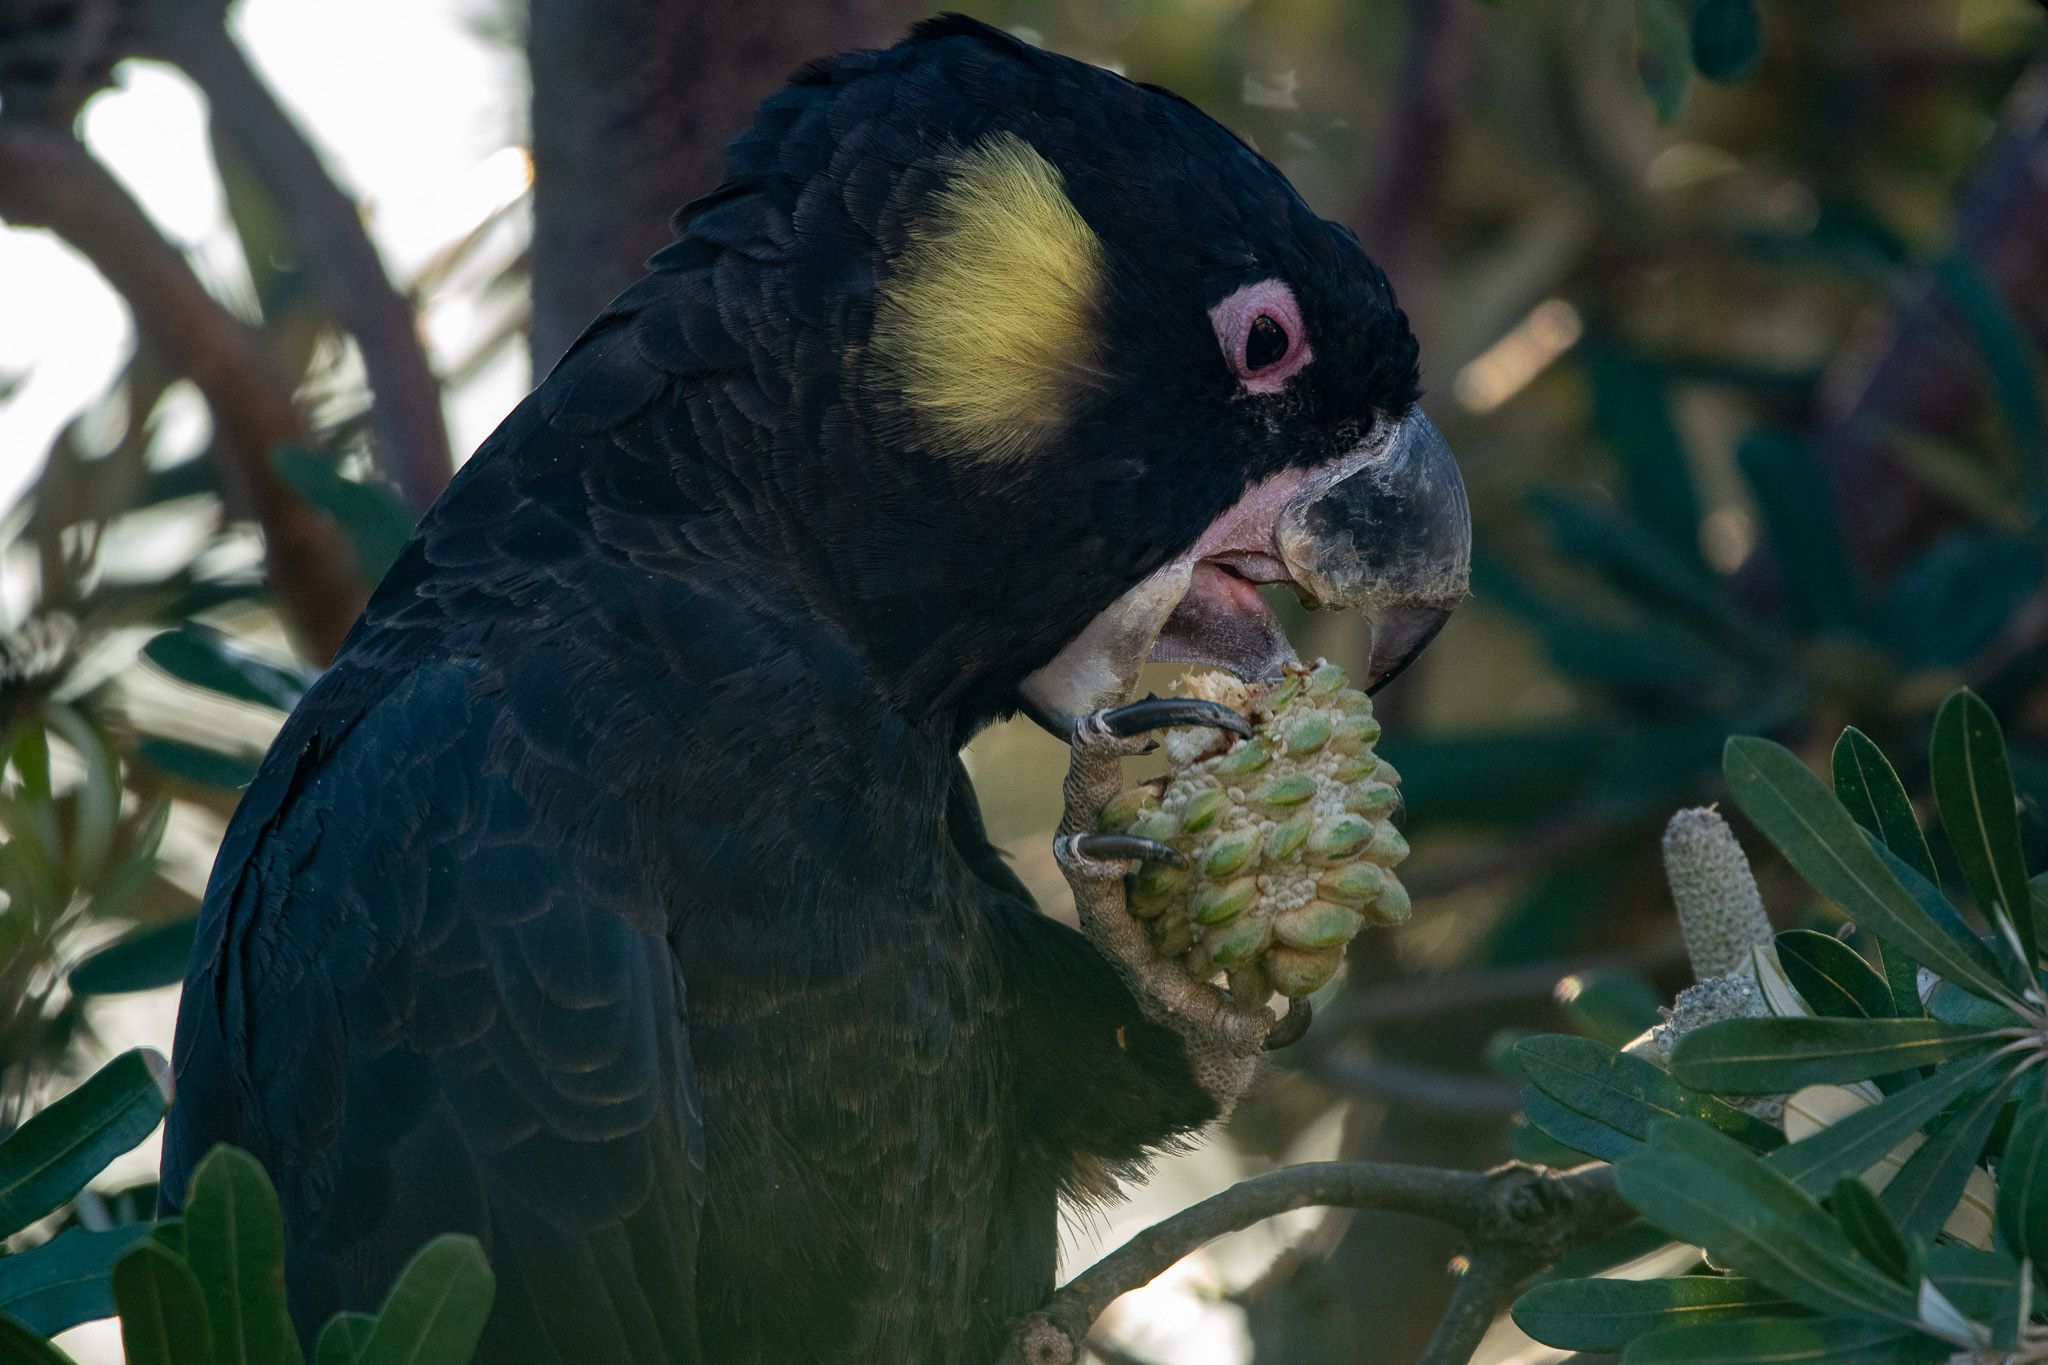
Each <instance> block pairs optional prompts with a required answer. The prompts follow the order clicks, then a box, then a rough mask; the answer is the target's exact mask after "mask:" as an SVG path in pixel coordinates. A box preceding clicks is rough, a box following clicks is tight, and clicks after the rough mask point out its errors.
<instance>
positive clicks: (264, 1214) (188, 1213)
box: [184, 1146, 301, 1365]
mask: <svg viewBox="0 0 2048 1365" xmlns="http://www.w3.org/2000/svg"><path fill="white" fill-rule="evenodd" d="M184 1224H185V1259H186V1260H187V1261H188V1262H189V1263H190V1264H191V1266H192V1273H193V1274H194V1275H196V1276H198V1277H199V1287H200V1291H201V1292H202V1293H203V1294H204V1295H205V1298H206V1320H207V1322H208V1323H209V1324H210V1325H211V1327H212V1329H213V1360H214V1365H277V1362H279V1361H284V1362H286V1363H287V1365H298V1363H299V1361H300V1359H301V1357H300V1355H299V1340H298V1337H297V1335H296V1334H295V1333H294V1332H293V1330H292V1323H291V1318H290V1317H289V1316H288V1315H287V1314H286V1312H285V1302H284V1216H283V1214H281V1213H280V1212H279V1211H278V1206H277V1192H276V1191H275V1190H273V1189H271V1187H270V1178H269V1177H268V1176H266V1175H265V1174H264V1173H263V1168H262V1167H261V1166H259V1165H258V1164H257V1163H256V1158H255V1157H252V1156H250V1155H249V1154H248V1153H247V1152H244V1151H240V1150H238V1149H236V1148H234V1147H226V1146H222V1147H215V1148H214V1149H213V1150H212V1151H211V1152H209V1153H208V1154H207V1156H206V1159H205V1160H203V1161H201V1162H200V1163H199V1169H198V1170H197V1171H196V1172H194V1173H193V1176H192V1195H191V1198H190V1199H188V1200H187V1201H186V1203H185V1217H184Z"/></svg>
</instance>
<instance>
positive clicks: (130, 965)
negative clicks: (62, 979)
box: [67, 915, 199, 995]
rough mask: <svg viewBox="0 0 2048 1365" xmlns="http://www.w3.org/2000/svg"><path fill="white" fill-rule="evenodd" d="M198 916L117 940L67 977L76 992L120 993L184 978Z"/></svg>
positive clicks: (169, 984) (177, 981)
mask: <svg viewBox="0 0 2048 1365" xmlns="http://www.w3.org/2000/svg"><path fill="white" fill-rule="evenodd" d="M198 927H199V917H198V916H197V915H194V916H192V917H190V918H188V919H181V920H176V921H174V922H172V923H170V924H154V925H151V926H150V927H148V928H146V929H140V930H137V931H136V932H134V933H132V934H130V935H128V936H127V937H126V938H123V939H119V940H116V941H115V942H113V943H110V944H108V945H107V946H106V947H104V948H102V949H100V950H99V951H98V952H96V953H94V954H92V955H91V956H90V957H88V958H86V959H85V960H84V961H82V962H80V963H79V964H78V965H77V966H76V967H73V968H72V969H71V975H70V977H69V978H67V979H68V981H69V983H70V986H71V990H72V993H73V994H76V995H118V994H120V993H122V992H124V991H147V990H155V989H156V988H158V987H160V986H175V985H177V984H178V983H179V982H180V981H183V980H184V979H185V959H187V958H188V957H190V956H191V955H192V935H193V932H194V931H195V930H196V929H198Z"/></svg>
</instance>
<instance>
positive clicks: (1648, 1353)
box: [1621, 1318, 1950, 1365]
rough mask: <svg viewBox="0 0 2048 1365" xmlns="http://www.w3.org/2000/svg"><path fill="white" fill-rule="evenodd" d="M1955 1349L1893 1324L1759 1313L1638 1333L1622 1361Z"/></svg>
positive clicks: (1858, 1364) (1860, 1363)
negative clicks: (1736, 1319)
mask: <svg viewBox="0 0 2048 1365" xmlns="http://www.w3.org/2000/svg"><path fill="white" fill-rule="evenodd" d="M1949 1351H1950V1348H1949V1347H1947V1346H1944V1345H1942V1344H1941V1343H1940V1342H1938V1341H1935V1340H1934V1339H1933V1338H1931V1337H1925V1336H1921V1335H1920V1334H1919V1333H1917V1332H1914V1331H1912V1330H1910V1329H1908V1328H1904V1327H1898V1326H1895V1325H1892V1324H1890V1323H1882V1322H1866V1321H1862V1320H1859V1319H1856V1318H1757V1319H1754V1320H1751V1321H1748V1322H1710V1323H1704V1324H1702V1325H1699V1326H1696V1327H1667V1328H1664V1329H1663V1330H1661V1331H1657V1332H1652V1333H1650V1334H1649V1335H1648V1336H1645V1337H1641V1338H1638V1339H1637V1341H1636V1342H1635V1344H1634V1345H1632V1346H1630V1347H1629V1349H1628V1352H1627V1354H1625V1355H1623V1356H1622V1358H1621V1359H1622V1365H1806V1363H1807V1362H1811V1363H1812V1365H1917V1362H1920V1361H1936V1360H1940V1359H1942V1358H1944V1357H1945V1356H1947V1355H1948V1354H1949Z"/></svg>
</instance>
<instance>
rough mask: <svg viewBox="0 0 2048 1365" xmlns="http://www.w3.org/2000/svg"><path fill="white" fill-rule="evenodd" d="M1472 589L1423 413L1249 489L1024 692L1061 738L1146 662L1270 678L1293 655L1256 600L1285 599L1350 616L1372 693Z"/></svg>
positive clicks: (1464, 513) (1464, 508)
mask: <svg viewBox="0 0 2048 1365" xmlns="http://www.w3.org/2000/svg"><path fill="white" fill-rule="evenodd" d="M1471 574H1472V513H1471V509H1470V507H1469V506H1468V505H1467V504H1466V501H1465V481H1464V480H1463V478H1461V477H1460V476H1459V474H1458V465H1457V461H1456V460H1454V459H1453V458H1452V457H1451V451H1450V447H1449V446H1448V445H1446V444H1445V443H1444V438H1443V436H1442V435H1441V434H1439V433H1438V431H1437V429H1436V426H1435V424H1434V423H1432V422H1431V421H1430V420H1429V418H1428V417H1426V416H1424V415H1423V414H1422V412H1421V410H1420V409H1417V410H1415V411H1413V412H1411V413H1410V414H1409V415H1408V416H1407V417H1405V418H1403V419H1402V420H1401V421H1400V422H1399V423H1397V424H1396V425H1394V426H1393V427H1392V428H1391V429H1388V430H1386V431H1385V432H1384V433H1383V434H1381V435H1379V436H1378V437H1377V438H1376V439H1374V440H1373V441H1371V442H1370V443H1368V444H1366V445H1363V446H1361V447H1359V448H1358V449H1357V450H1354V451H1352V452H1351V453H1350V454H1347V455H1344V456H1342V457H1341V458H1339V459H1336V460H1333V461H1331V462H1330V463H1328V464H1326V465H1323V466H1320V467H1318V468H1314V469H1309V470H1302V469H1292V470H1287V471H1285V472H1283V473H1281V474H1278V475H1275V476H1273V477H1272V478H1271V479H1268V480H1265V481H1263V482H1262V483H1260V484H1258V485H1256V486H1254V487H1252V488H1249V489H1247V490H1246V491H1245V494H1244V496H1243V497H1242V498H1240V499H1239V501H1238V502H1237V503H1236V505H1234V506H1233V507H1231V508H1230V509H1229V510H1227V511H1226V512H1225V513H1224V514H1223V515H1222V516H1221V517H1219V518H1218V519H1217V520H1216V522H1215V523H1214V524H1212V525H1211V526H1210V528H1209V530H1208V531H1207V532H1205V533H1204V534H1203V536H1202V538H1201V539H1200V540H1199V541H1198V542H1197V543H1196V544H1195V546H1194V547H1193V548H1192V549H1191V550H1190V551H1189V552H1188V554H1187V555H1186V556H1184V557H1183V558H1181V559H1178V560H1175V561H1173V562H1172V563H1169V564H1167V565H1165V566H1163V567H1161V568H1160V569H1159V570H1158V571H1157V572H1155V573H1154V574H1153V575H1152V576H1151V577H1149V578H1147V579H1145V580H1144V581H1143V582H1141V583H1139V584H1137V585H1136V586H1134V587H1133V588H1131V589H1130V591H1128V592H1126V593H1125V594H1124V595H1123V596H1122V597H1120V598H1118V599H1117V600H1116V601H1115V602H1113V603H1111V604H1110V605H1109V607H1107V608H1106V609H1104V610H1103V611H1102V612H1101V613H1100V614H1098V615H1097V616H1096V618H1095V619H1094V620H1093V621H1091V622H1090V623H1089V624H1088V626H1087V628H1086V629H1084V630H1083V631H1082V632H1081V633H1080V634H1079V635H1076V636H1075V637H1074V638H1073V639H1072V640H1070V641H1069V642H1068V643H1067V646H1066V647H1065V648H1064V649H1062V650H1061V651H1060V652H1059V654H1058V655H1057V656H1056V657H1055V658H1054V659H1053V660H1052V661H1051V662H1050V663H1048V664H1047V665H1046V666H1045V667H1043V668H1041V669H1039V670H1038V671H1037V672H1036V673H1033V674H1032V675H1031V676H1030V677H1029V678H1026V679H1025V680H1024V683H1023V684H1022V686H1021V687H1020V688H1019V695H1020V700H1021V701H1022V702H1023V704H1024V708H1025V710H1026V711H1027V712H1028V713H1029V714H1030V715H1031V716H1032V717H1033V718H1034V719H1036V720H1037V721H1038V722H1039V723H1040V724H1041V725H1043V726H1045V728H1046V729H1048V730H1050V731H1052V732H1053V733H1054V734H1056V735H1059V736H1061V737H1062V738H1064V737H1065V736H1066V734H1067V733H1068V731H1069V729H1070V728H1071V727H1072V725H1073V723H1074V721H1075V720H1076V719H1077V718H1078V717H1079V716H1081V715H1083V714H1085V713H1086V712H1088V711H1091V710H1093V709H1095V708H1096V707H1100V706H1106V705H1110V704H1112V703H1115V702H1117V701H1121V700H1123V699H1125V698H1126V697H1127V696H1128V695H1129V694H1130V691H1131V689H1132V687H1133V686H1134V685H1135V684H1136V681H1137V677H1138V670H1139V668H1140V667H1142V666H1143V665H1144V664H1145V662H1146V661H1147V660H1148V659H1149V660H1156V661H1159V662H1167V663H1196V664H1211V665H1214V666H1217V667H1221V668H1226V669H1229V670H1230V671H1231V672H1233V673H1236V674H1237V675H1238V676H1240V677H1244V678H1260V677H1277V676H1279V672H1280V667H1281V665H1282V664H1283V663H1286V662H1288V661H1290V660H1292V659H1293V658H1294V651H1293V649H1292V647H1291V646H1290V645H1289V644H1288V643H1287V637H1286V636H1285V635H1284V634H1283V633H1282V632H1281V630H1280V624H1279V622H1278V621H1277V620H1275V619H1274V618H1273V615H1272V613H1271V612H1270V610H1268V609H1267V608H1266V606H1265V604H1264V603H1263V601H1262V600H1261V599H1260V598H1259V596H1258V593H1257V587H1258V585H1260V584H1268V583H1286V584H1288V585H1289V586H1290V587H1292V588H1293V589H1294V591H1295V593H1296V595H1297V596H1299V597H1300V598H1301V599H1302V601H1303V602H1304V603H1306V604H1307V605H1309V606H1311V607H1334V608H1337V609H1340V610H1355V611H1358V612H1360V613H1361V614H1363V615H1364V616H1365V618H1366V622H1367V625H1368V628H1369V629H1370V630H1371V632H1372V646H1371V656H1370V657H1371V664H1370V668H1369V671H1368V676H1367V677H1366V678H1365V679H1364V683H1365V685H1366V686H1367V687H1368V688H1374V689H1376V688H1378V687H1380V686H1382V685H1383V684H1385V683H1386V682H1387V681H1388V680H1389V679H1390V678H1392V677H1393V676H1394V675H1395V674H1396V673H1399V672H1400V671H1401V670H1402V669H1403V668H1405V667H1407V665H1408V663H1409V662H1410V661H1411V660H1413V659H1414V657H1415V656H1416V655H1417V654H1419V653H1420V652H1421V651H1422V648H1423V646H1425V645H1427V644H1428V643H1429V642H1430V641H1431V640H1432V639H1434V638H1435V636H1436V633H1437V631H1439V630H1441V629H1442V628H1443V624H1444V621H1445V620H1446V619H1447V618H1448V617H1449V616H1450V614H1451V609H1452V608H1453V607H1455V606H1456V605H1457V604H1458V603H1459V602H1460V601H1462V600H1463V599H1464V598H1465V596H1466V594H1467V592H1468V590H1469V587H1470V582H1471Z"/></svg>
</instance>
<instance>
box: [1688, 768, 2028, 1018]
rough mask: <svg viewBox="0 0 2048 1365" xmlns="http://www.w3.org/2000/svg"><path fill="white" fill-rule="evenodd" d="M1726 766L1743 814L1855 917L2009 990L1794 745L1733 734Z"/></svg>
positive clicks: (1990, 990)
mask: <svg viewBox="0 0 2048 1365" xmlns="http://www.w3.org/2000/svg"><path fill="white" fill-rule="evenodd" d="M1722 770H1723V772H1724V773H1725V774H1726V776H1727V779H1728V789H1729V792H1730V793H1731V794H1732V795H1733V797H1734V798H1735V804H1736V805H1738V806H1740V807H1742V812H1743V814H1745V815H1747V816H1748V817H1749V818H1750V819H1751V820H1752V821H1754V822H1755V823H1756V826H1757V828H1758V829H1761V830H1762V831H1763V832H1764V835H1765V836H1766V837H1767V838H1769V839H1770V841H1771V842H1772V843H1774V844H1776V845H1777V846H1778V851H1779V852H1781V853H1783V854H1784V855H1785V858H1786V861H1788V862H1790V863H1791V864H1792V866H1793V867H1795V868H1797V869H1798V870H1799V874H1800V875H1801V876H1802V877H1805V878H1806V880H1807V881H1808V882H1809V883H1811V884H1812V886H1813V888H1814V889H1815V890H1817V891H1819V892H1820V893H1821V894H1822V895H1824V896H1826V897H1827V898H1828V899H1830V900H1832V901H1834V902H1835V903H1836V904H1837V905H1839V906H1841V907H1842V908H1843V909H1844V910H1845V911H1847V912H1848V914H1849V916H1850V918H1852V919H1854V920H1855V921H1856V922H1857V923H1858V924H1860V925H1862V926H1863V927H1864V928H1865V929H1868V930H1869V931H1870V932H1872V933H1874V934H1876V935H1877V936H1878V937H1879V938H1881V939H1883V940H1884V941H1885V942H1886V943H1887V944H1889V943H1897V944H1899V946H1901V947H1902V948H1904V949H1905V950H1906V952H1907V954H1908V955H1909V956H1911V957H1912V958H1913V959H1914V960H1915V961H1918V962H1921V963H1923V964H1925V965H1926V966H1929V967H1932V968H1933V969H1934V970H1935V971H1936V972H1937V973H1939V974H1940V975H1942V976H1945V977H1947V978H1948V979H1949V980H1951V981H1954V982H1956V983H1957V984H1958V985H1962V986H1966V987H1968V988H1969V989H1971V990H1974V991H1976V992H1977V993H1978V994H1980V995H1985V996H1988V997H1990V998H1994V999H1995V998H1997V997H1999V996H2000V995H2003V994H2005V993H2006V987H2005V983H2004V981H2003V980H2002V979H2001V978H2000V976H1999V974H1998V970H1997V966H1996V964H1994V963H1992V962H1991V961H1990V955H1989V954H1988V953H1985V952H1984V951H1983V945H1982V944H1979V943H1977V942H1976V941H1975V940H1974V939H1971V940H1970V941H1969V942H1968V943H1962V942H1958V941H1957V940H1956V939H1954V938H1952V937H1951V936H1950V935H1949V934H1948V933H1946V932H1944V930H1943V929H1942V928H1941V926H1940V925H1939V924H1938V923H1937V922H1936V921H1935V920H1934V919H1932V918H1931V917H1930V916H1929V915H1928V912H1927V911H1926V910H1925V909H1924V908H1923V907H1922V905H1921V904H1920V902H1919V901H1918V900H1916V899H1915V897H1914V896H1913V895H1912V894H1911V893H1910V892H1909V891H1908V890H1907V888H1906V886H1905V885H1903V884H1902V883H1901V881H1900V879H1899V876H1898V875H1897V872H1896V870H1895V864H1897V861H1898V860H1897V858H1896V856H1893V857H1892V858H1891V861H1890V862H1887V854H1886V852H1885V851H1884V850H1883V848H1882V846H1880V845H1876V844H1874V843H1873V842H1872V841H1871V840H1870V839H1869V838H1866V837H1865V835H1864V833H1863V829H1862V826H1860V825H1858V824H1857V823H1856V822H1855V821H1854V820H1852V819H1850V818H1849V813H1848V812H1847V811H1846V810H1844V809H1842V804H1841V803H1840V802H1839V801H1837V800H1835V796H1834V793H1833V792H1831V791H1829V790H1828V788H1827V785H1826V784H1825V783H1823V782H1822V781H1821V780H1820V779H1819V778H1817V777H1815V776H1814V775H1813V774H1812V773H1810V772H1808V771H1807V770H1806V765H1805V764H1803V763H1801V762H1800V761H1799V759H1798V757H1797V756H1796V755H1794V754H1793V753H1792V752H1791V751H1790V750H1788V749H1786V748H1784V747H1783V746H1782V745H1778V744H1773V743H1772V742H1771V741H1770V740H1767V739H1759V738H1757V737H1755V736H1753V735H1737V736H1735V737H1733V738H1731V739H1730V740H1729V741H1728V745H1727V748H1726V750H1725V752H1724V755H1723V758H1722ZM1909 871H1910V869H1909ZM1934 894H1935V896H1936V897H1937V898H1938V897H1939V895H1940V893H1939V892H1935V893H1934ZM1972 949H1975V951H1974V952H1973V951H1971V950H1972Z"/></svg>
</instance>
